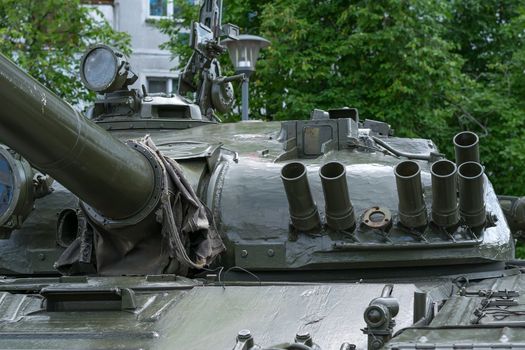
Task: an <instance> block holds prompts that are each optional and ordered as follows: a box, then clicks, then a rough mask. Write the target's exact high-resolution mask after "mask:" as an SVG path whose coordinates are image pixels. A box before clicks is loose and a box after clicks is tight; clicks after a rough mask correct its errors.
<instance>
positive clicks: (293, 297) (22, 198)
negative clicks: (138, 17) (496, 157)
mask: <svg viewBox="0 0 525 350" xmlns="http://www.w3.org/2000/svg"><path fill="white" fill-rule="evenodd" d="M220 14H221V2H220V1H217V0H208V1H205V2H204V4H203V5H202V8H201V12H200V18H199V21H198V22H196V23H195V24H194V25H193V28H192V39H191V40H190V42H191V45H192V47H193V49H194V52H195V53H194V55H193V56H192V58H191V59H190V61H189V63H188V65H187V66H186V68H185V70H184V72H183V74H182V79H181V82H180V85H179V92H180V94H170V95H167V94H149V93H148V92H147V91H146V90H145V89H133V88H130V85H131V84H133V83H134V82H135V81H136V76H135V75H134V74H133V72H132V69H131V67H130V65H129V63H127V62H126V59H125V57H124V56H123V55H122V54H120V53H118V52H117V51H115V50H113V49H112V48H110V47H108V46H105V45H96V46H93V47H92V48H90V49H89V50H88V52H86V54H85V55H84V56H83V58H82V64H81V74H80V75H81V79H82V81H83V82H84V84H85V85H86V87H88V88H89V89H91V90H92V91H95V92H97V93H98V96H97V100H96V101H95V103H94V105H93V106H92V107H91V108H90V110H89V111H88V113H87V115H82V114H80V113H79V112H77V111H76V110H75V109H73V108H72V107H71V106H69V105H68V104H67V103H65V102H63V101H62V100H60V99H59V98H58V97H57V96H55V95H54V94H53V93H52V92H51V91H49V90H48V89H46V88H45V87H43V86H42V85H41V84H40V83H38V82H37V81H36V80H35V79H33V78H31V77H29V76H28V75H27V74H26V73H25V72H24V71H22V70H21V69H20V68H18V67H17V66H16V65H15V64H14V63H12V62H11V61H9V60H8V59H7V58H5V57H4V56H1V55H0V104H1V105H2V106H3V108H2V109H1V110H0V142H2V143H3V144H4V145H3V146H2V147H1V148H0V198H1V201H0V226H1V229H0V232H1V234H2V239H1V240H0V253H1V254H0V271H1V274H2V275H3V278H2V279H1V280H0V320H1V322H0V347H1V348H5V349H8V348H17V349H44V348H53V349H62V348H63V349H86V348H89V349H235V350H241V349H243V350H248V349H252V350H253V349H301V350H305V349H307V350H308V349H325V350H326V349H341V350H349V349H356V348H358V349H364V348H368V349H381V348H388V349H416V348H417V349H419V348H425V349H427V348H428V349H438V348H439V349H453V348H454V349H455V348H469V349H471V348H472V349H490V348H525V332H523V328H524V327H525V306H524V303H525V299H524V297H523V296H522V293H523V291H524V290H525V287H524V286H525V278H524V277H523V276H521V274H522V272H523V267H524V266H525V265H524V263H523V262H522V261H520V260H516V259H515V256H514V249H515V246H514V245H515V238H514V236H513V233H514V234H515V235H519V233H520V232H521V230H522V227H523V222H524V220H523V218H524V215H523V214H522V212H523V204H522V203H524V201H523V199H521V198H519V197H508V196H501V197H499V198H498V196H497V195H496V193H495V192H494V190H493V188H492V185H491V183H490V180H489V179H488V178H487V176H486V175H485V174H484V167H483V166H482V165H481V163H480V161H481V160H482V157H480V154H479V142H480V140H479V138H478V137H477V135H476V134H474V133H472V132H469V131H465V132H460V133H458V134H457V135H456V136H455V137H454V139H453V140H451V142H453V143H454V146H455V150H456V154H455V159H454V161H451V160H447V159H445V157H444V156H443V155H442V154H441V153H439V150H438V148H437V147H436V145H435V144H434V143H433V142H432V141H431V140H426V139H407V138H399V137H395V136H394V134H393V129H392V128H391V126H390V125H388V124H386V123H384V122H381V121H377V120H373V119H364V120H363V119H362V118H361V116H360V115H359V112H358V110H357V109H356V108H346V107H345V108H338V109H332V110H328V111H323V110H314V111H312V113H311V115H310V116H309V118H308V116H305V119H304V120H291V121H285V122H282V123H278V122H261V121H248V122H239V123H228V124H223V123H220V122H219V121H218V118H217V116H216V113H215V111H222V112H224V111H227V110H228V109H229V108H231V106H232V104H233V93H232V89H233V84H232V83H233V82H235V81H239V80H242V79H244V78H245V77H244V76H243V75H237V76H232V77H224V76H222V75H221V69H220V65H219V63H218V60H217V58H218V56H219V55H220V54H222V53H224V51H225V49H224V48H223V47H222V46H221V44H220V43H221V38H224V37H228V38H229V40H236V38H237V36H238V34H239V33H238V28H237V27H235V26H233V25H221V23H220V17H221V16H220ZM187 92H194V93H195V94H196V100H195V101H190V100H188V99H186V98H185V97H183V96H185V95H186V93H187Z"/></svg>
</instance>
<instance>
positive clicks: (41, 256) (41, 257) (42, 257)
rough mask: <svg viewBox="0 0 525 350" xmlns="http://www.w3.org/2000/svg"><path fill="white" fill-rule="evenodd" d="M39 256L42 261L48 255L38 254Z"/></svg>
mask: <svg viewBox="0 0 525 350" xmlns="http://www.w3.org/2000/svg"><path fill="white" fill-rule="evenodd" d="M38 258H39V259H40V260H42V261H44V260H46V255H45V254H44V253H40V254H38Z"/></svg>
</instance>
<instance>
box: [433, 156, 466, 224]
mask: <svg viewBox="0 0 525 350" xmlns="http://www.w3.org/2000/svg"><path fill="white" fill-rule="evenodd" d="M430 172H431V174H432V221H433V222H434V223H436V225H438V226H442V227H451V226H454V225H456V224H457V223H458V221H459V212H458V199H457V181H458V180H457V167H456V165H455V164H454V163H453V162H451V161H450V160H446V159H443V160H438V161H437V162H435V163H434V164H432V167H431V169H430Z"/></svg>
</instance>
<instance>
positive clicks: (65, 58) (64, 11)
mask: <svg viewBox="0 0 525 350" xmlns="http://www.w3.org/2000/svg"><path fill="white" fill-rule="evenodd" d="M0 18H1V20H0V52H2V53H3V54H5V55H7V56H8V57H10V58H11V59H12V60H13V61H15V62H16V63H17V64H19V65H20V66H21V67H22V68H24V69H25V70H27V71H28V73H29V74H31V75H32V76H33V77H35V78H37V79H38V80H39V81H40V82H42V83H43V84H44V85H46V86H47V87H48V88H50V89H51V90H52V91H54V92H55V93H57V94H58V95H59V96H61V97H63V98H65V99H66V100H67V101H68V102H70V103H72V104H77V103H79V102H80V101H87V100H89V99H91V98H93V95H92V94H90V93H89V92H88V91H87V90H86V89H85V88H84V86H83V85H82V83H81V81H80V76H79V64H80V58H81V55H82V53H83V52H84V51H85V50H86V48H87V47H88V46H89V45H92V44H95V43H106V44H110V45H113V46H115V47H116V48H118V49H120V50H122V51H123V52H124V53H126V54H129V53H130V49H129V44H130V38H129V36H128V35H127V34H125V33H118V32H115V31H113V30H112V28H111V27H110V25H109V24H108V23H107V22H106V21H105V20H103V19H102V18H103V17H102V14H101V13H100V12H99V11H97V10H96V9H94V8H92V7H86V6H83V5H82V4H81V1H80V0H68V1H64V0H2V1H0Z"/></svg>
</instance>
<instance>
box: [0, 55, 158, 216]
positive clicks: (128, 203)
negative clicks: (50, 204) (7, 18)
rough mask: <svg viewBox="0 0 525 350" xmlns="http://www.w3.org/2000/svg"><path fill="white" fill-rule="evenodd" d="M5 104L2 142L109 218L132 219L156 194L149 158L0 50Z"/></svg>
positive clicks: (0, 101)
mask: <svg viewBox="0 0 525 350" xmlns="http://www.w3.org/2000/svg"><path fill="white" fill-rule="evenodd" d="M0 105H2V108H0V142H2V143H4V144H6V145H8V146H9V147H11V148H12V149H14V150H15V151H16V152H18V153H19V154H20V155H22V156H23V157H24V158H26V159H27V160H28V161H29V162H30V163H32V165H33V166H35V167H37V168H39V170H40V171H43V172H45V173H47V174H49V175H50V176H52V177H53V178H55V179H56V180H57V181H59V182H60V183H61V184H62V185H64V186H65V187H66V188H68V189H69V190H70V191H71V192H73V193H74V194H76V195H77V196H78V197H79V198H80V199H81V200H82V201H83V202H85V203H86V204H88V205H89V206H91V207H93V208H94V209H96V210H97V211H98V212H100V213H101V214H103V215H104V216H105V217H108V218H111V219H124V218H127V217H131V216H133V215H134V214H136V213H138V212H140V210H141V209H142V208H143V207H144V205H145V203H147V201H148V199H149V198H150V197H151V195H152V193H153V188H154V180H153V178H154V176H153V169H152V165H151V164H150V162H149V161H148V160H147V158H146V157H145V156H143V155H141V154H140V153H139V152H137V151H136V150H134V149H133V148H132V147H129V146H127V145H125V144H124V143H122V142H121V141H119V140H117V139H116V138H114V137H113V136H111V135H110V134H109V133H108V132H106V131H105V130H103V129H102V128H101V127H99V126H98V125H96V124H95V123H93V122H91V121H89V120H87V119H86V118H84V117H83V116H82V115H81V114H80V113H79V112H77V111H76V110H74V109H73V108H72V107H71V106H70V105H69V104H67V103H66V102H64V101H62V100H61V99H60V98H59V97H57V96H56V95H55V94H53V93H52V92H51V91H50V90H48V89H47V88H45V87H44V86H43V85H41V84H40V83H39V82H37V81H36V80H35V79H33V78H32V77H30V76H29V75H28V74H27V73H25V72H24V71H23V70H21V69H20V68H19V67H17V66H16V65H15V64H14V63H13V62H11V61H10V60H9V59H7V58H6V57H5V56H3V55H1V54H0Z"/></svg>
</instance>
